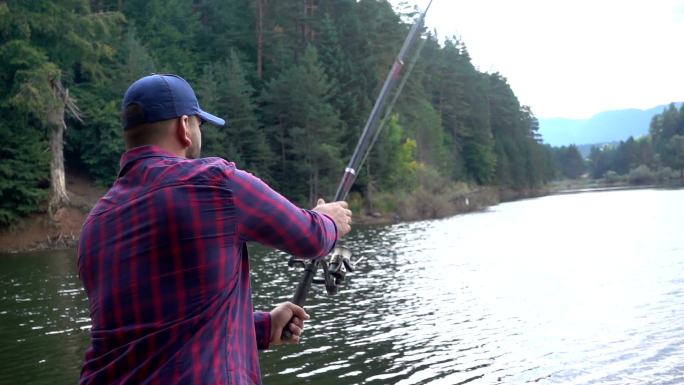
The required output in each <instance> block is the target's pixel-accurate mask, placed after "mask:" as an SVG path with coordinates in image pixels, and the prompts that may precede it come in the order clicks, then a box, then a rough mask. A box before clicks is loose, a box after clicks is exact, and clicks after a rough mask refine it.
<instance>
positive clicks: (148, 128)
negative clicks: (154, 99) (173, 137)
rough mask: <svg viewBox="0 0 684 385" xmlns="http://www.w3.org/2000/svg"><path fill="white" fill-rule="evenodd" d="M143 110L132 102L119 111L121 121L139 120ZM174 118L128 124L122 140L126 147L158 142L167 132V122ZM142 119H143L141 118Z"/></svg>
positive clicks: (142, 115) (143, 112)
mask: <svg viewBox="0 0 684 385" xmlns="http://www.w3.org/2000/svg"><path fill="white" fill-rule="evenodd" d="M144 114H145V111H144V110H143V108H142V107H141V106H139V105H138V104H135V103H132V104H129V105H128V106H126V108H124V109H123V111H122V112H121V120H122V122H126V121H127V122H135V121H141V120H140V119H141V117H144ZM174 120H175V118H174V119H169V120H162V121H159V122H152V123H141V124H136V125H132V126H129V127H128V128H127V129H125V130H124V142H125V143H126V148H127V149H130V148H134V147H139V146H144V145H148V144H159V143H160V142H161V141H162V140H163V139H164V137H165V136H166V135H168V134H169V126H170V125H169V122H172V121H174ZM143 121H144V120H143Z"/></svg>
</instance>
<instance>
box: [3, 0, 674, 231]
mask: <svg viewBox="0 0 684 385" xmlns="http://www.w3.org/2000/svg"><path fill="white" fill-rule="evenodd" d="M417 14H418V10H410V11H402V12H397V11H396V10H393V8H392V7H391V5H390V4H389V3H388V2H386V1H378V0H360V1H357V0H278V1H276V0H168V1H162V0H146V1H142V0H117V1H112V0H90V1H88V0H60V1H51V0H34V1H30V2H27V1H21V0H10V1H5V2H0V37H1V38H0V67H1V68H2V71H0V83H1V84H2V86H1V87H0V113H1V114H2V116H3V118H2V120H1V121H0V135H2V137H3V138H4V143H3V144H2V147H1V148H0V159H1V160H2V161H1V163H0V198H1V199H0V227H6V226H9V225H11V224H13V223H15V222H16V221H17V220H18V218H20V217H22V216H25V215H27V214H29V213H33V212H48V213H54V212H55V211H56V210H58V209H59V207H61V206H63V205H66V204H68V202H69V197H68V194H67V192H66V188H65V178H68V177H69V173H70V172H73V171H79V172H82V173H85V174H87V175H88V176H89V177H90V178H91V179H92V180H93V182H94V183H98V184H100V185H102V186H107V185H110V184H111V183H112V182H113V181H114V179H115V177H116V174H117V171H118V167H119V158H120V156H121V154H122V152H123V151H124V146H123V141H122V139H121V123H120V103H121V98H122V95H123V93H124V91H125V90H126V88H127V87H128V85H129V84H130V83H131V82H133V81H134V80H136V79H138V78H139V77H141V76H144V75H147V74H150V73H175V74H178V75H181V76H183V77H184V78H186V79H187V80H188V81H189V82H190V83H191V84H192V85H193V87H194V88H195V91H196V92H197V95H198V98H199V100H200V104H201V106H202V108H203V109H204V110H206V111H210V112H212V113H213V114H216V115H218V116H221V117H224V118H226V120H227V121H228V124H227V126H226V127H224V128H217V127H212V126H209V125H205V126H204V127H203V140H202V143H203V148H202V155H203V156H219V157H223V158H225V159H227V160H229V161H233V162H235V163H236V165H237V167H239V168H242V169H245V170H248V171H250V172H252V173H253V174H255V175H257V176H258V177H260V178H262V179H263V180H265V181H266V182H268V183H269V184H271V185H272V186H273V187H274V188H275V189H277V190H278V191H280V192H282V193H283V194H284V195H285V196H287V197H288V198H289V199H291V200H293V201H294V202H296V203H299V204H303V205H310V204H312V203H313V202H314V201H315V199H316V198H317V197H326V198H329V197H331V196H332V195H333V192H334V189H335V188H336V187H337V183H338V180H339V178H340V177H341V175H342V172H343V169H344V165H345V163H346V162H347V161H348V159H349V157H350V155H351V153H352V151H353V149H354V146H355V144H356V141H357V140H358V138H359V136H360V133H361V130H362V128H363V126H364V123H365V120H366V118H367V116H368V114H369V112H370V109H371V107H372V105H373V102H374V100H375V98H376V97H377V95H378V92H379V89H380V87H381V86H382V82H383V80H384V78H385V76H386V74H387V71H388V69H389V68H390V66H391V64H392V61H393V59H394V57H395V56H396V54H397V52H398V50H399V47H400V45H401V43H402V41H403V39H404V37H405V36H406V34H407V32H408V29H409V28H410V25H411V23H412V20H413V19H414V18H415V16H416V15H417ZM418 46H419V47H420V51H416V52H415V53H414V54H415V55H416V57H417V60H416V64H415V67H414V68H413V71H412V73H411V76H410V77H409V78H408V81H407V82H406V84H405V87H404V88H403V92H402V94H401V96H400V97H399V98H398V100H397V103H396V105H395V108H394V110H393V114H392V115H391V117H390V118H389V119H387V121H386V127H384V130H383V132H382V134H381V135H380V137H379V138H378V140H377V142H376V144H375V146H374V148H373V149H372V151H371V153H370V155H369V157H368V159H367V161H366V164H365V165H364V167H363V169H362V172H361V174H360V175H359V177H358V179H357V181H356V184H355V186H354V188H353V192H352V194H351V195H350V199H351V200H352V201H354V202H356V205H357V206H358V207H368V206H371V207H372V206H373V204H374V202H376V203H377V202H380V201H382V202H385V203H384V204H385V207H384V209H385V210H392V209H393V207H392V205H395V206H396V205H401V204H406V202H407V200H406V199H407V198H406V197H420V196H423V197H424V196H439V195H444V194H448V191H450V190H453V188H454V187H453V186H463V185H466V186H475V187H476V186H493V187H496V188H505V189H510V190H518V191H523V190H531V189H535V188H538V187H540V186H543V185H544V184H545V183H547V182H549V181H551V180H553V179H555V178H557V177H559V176H563V175H565V176H577V175H576V174H577V171H576V170H575V169H573V168H572V167H570V168H568V167H561V165H564V164H566V163H568V162H567V159H566V158H568V157H570V158H572V157H575V156H576V154H574V151H576V148H575V149H574V150H572V149H571V148H570V149H568V148H560V149H554V148H551V147H550V146H548V145H545V144H544V143H543V141H542V139H541V138H540V136H539V134H538V132H537V131H538V121H537V119H536V118H535V116H534V113H533V112H532V109H531V107H529V106H524V105H521V104H520V102H519V101H518V99H517V98H516V95H515V93H514V92H513V90H512V89H511V87H510V85H509V84H508V83H507V80H506V78H505V77H504V75H503V74H499V73H486V72H482V71H479V70H478V69H477V68H476V67H475V66H474V65H473V63H472V61H471V58H470V56H469V54H468V50H467V47H466V44H465V42H462V41H459V40H458V39H457V38H455V37H446V38H444V37H440V36H438V35H437V34H436V32H435V31H430V30H427V29H426V30H424V31H423V34H422V37H421V41H420V43H419V44H418ZM417 55H419V56H417ZM675 112H676V111H675ZM682 116H684V113H682V112H681V111H679V118H678V119H679V123H678V124H680V128H679V130H681V119H682ZM667 119H670V118H669V117H668V118H667ZM668 122H669V120H668ZM669 124H670V123H667V124H666V123H663V125H662V127H661V126H658V127H657V128H653V127H652V132H653V134H652V143H653V146H652V147H651V148H652V151H656V152H657V151H664V149H666V148H670V147H671V146H672V144H670V142H671V140H670V137H672V129H671V127H670V126H669ZM675 126H676V124H675ZM675 132H678V131H677V129H675ZM682 134H684V133H680V134H679V135H682ZM676 143H680V142H677V141H676V140H675V146H676V145H679V146H681V145H682V144H681V143H680V144H676ZM605 151H608V150H599V149H597V150H596V152H595V153H592V160H591V162H592V164H594V163H596V164H598V163H600V162H601V160H600V158H601V157H602V156H604V155H605V156H604V157H606V159H607V158H610V156H608V155H606V154H607V152H605ZM604 152H605V154H604ZM664 159H665V158H663V161H664ZM580 161H582V159H581V158H580ZM639 162H641V160H639ZM639 162H637V163H639ZM648 162H649V161H646V160H644V161H643V163H644V164H648V165H650V164H651V163H648ZM668 162H669V161H668ZM680 162H681V160H680ZM635 164H636V163H635ZM673 165H674V163H673ZM602 167H604V168H605V170H606V171H607V169H608V168H609V169H611V170H613V171H614V172H619V171H622V170H621V169H617V168H616V167H612V166H602ZM606 167H607V168H606ZM611 167H612V168H611ZM680 168H681V167H680ZM65 170H66V171H65ZM601 170H603V169H601ZM582 172H584V169H583V170H582ZM592 172H593V171H592ZM595 172H596V173H597V174H596V175H600V176H602V174H601V173H602V172H603V171H600V170H599V169H598V168H596V169H595ZM397 197H404V198H403V199H404V200H401V199H399V198H397ZM388 202H389V203H388ZM395 208H396V207H395Z"/></svg>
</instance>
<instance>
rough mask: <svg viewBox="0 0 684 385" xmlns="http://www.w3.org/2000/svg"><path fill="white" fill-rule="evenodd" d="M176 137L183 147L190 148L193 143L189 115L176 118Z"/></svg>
mask: <svg viewBox="0 0 684 385" xmlns="http://www.w3.org/2000/svg"><path fill="white" fill-rule="evenodd" d="M176 138H177V139H178V141H179V142H180V144H181V145H182V146H183V148H188V147H190V146H191V145H192V138H191V136H190V118H189V117H188V116H187V115H183V116H181V117H179V118H178V119H177V120H176Z"/></svg>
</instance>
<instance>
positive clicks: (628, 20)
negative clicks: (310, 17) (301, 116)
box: [390, 0, 684, 118]
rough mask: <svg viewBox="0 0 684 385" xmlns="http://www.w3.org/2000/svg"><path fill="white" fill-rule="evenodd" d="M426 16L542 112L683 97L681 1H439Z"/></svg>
mask: <svg viewBox="0 0 684 385" xmlns="http://www.w3.org/2000/svg"><path fill="white" fill-rule="evenodd" d="M390 2H391V3H392V4H394V5H395V6H396V5H397V4H399V3H401V2H408V3H411V4H417V5H418V6H419V7H420V8H421V9H423V8H424V7H425V6H426V5H427V3H428V0H408V1H407V0H391V1H390ZM427 24H428V27H429V28H431V29H436V30H437V34H438V35H439V36H440V38H444V37H445V36H454V35H455V36H457V37H459V38H460V40H461V41H463V42H464V43H465V44H466V46H467V48H468V51H469V53H470V56H471V58H472V61H473V63H474V64H475V66H476V67H478V68H479V69H480V71H484V72H499V73H501V74H502V75H503V76H504V77H506V78H507V79H508V82H509V84H510V85H511V87H512V88H513V91H514V92H515V94H516V95H517V96H518V99H519V100H520V102H521V103H522V104H527V105H529V106H531V107H532V111H533V112H534V113H535V115H537V117H542V118H550V117H566V118H588V117H590V116H591V115H593V114H595V113H598V112H601V111H605V110H613V109H622V108H640V109H646V108H651V107H655V106H657V105H659V104H666V103H669V102H673V101H684V0H650V1H648V0H433V3H432V7H431V8H430V11H429V12H428V18H427Z"/></svg>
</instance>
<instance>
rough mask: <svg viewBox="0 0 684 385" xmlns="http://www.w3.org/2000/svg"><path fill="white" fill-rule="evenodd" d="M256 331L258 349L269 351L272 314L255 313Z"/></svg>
mask: <svg viewBox="0 0 684 385" xmlns="http://www.w3.org/2000/svg"><path fill="white" fill-rule="evenodd" d="M254 331H255V332H256V342H257V349H259V350H265V349H268V346H269V345H270V343H271V313H269V312H264V311H255V312H254Z"/></svg>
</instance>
